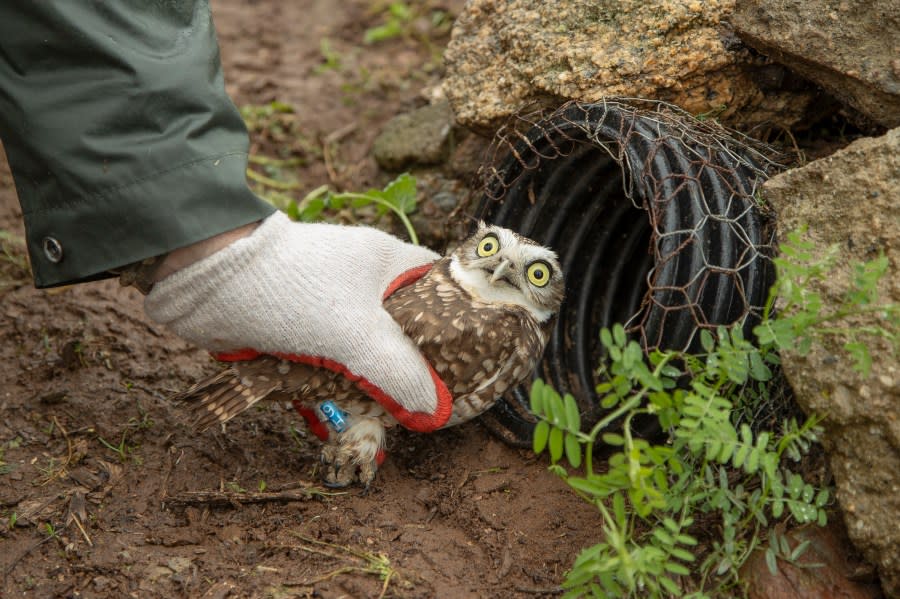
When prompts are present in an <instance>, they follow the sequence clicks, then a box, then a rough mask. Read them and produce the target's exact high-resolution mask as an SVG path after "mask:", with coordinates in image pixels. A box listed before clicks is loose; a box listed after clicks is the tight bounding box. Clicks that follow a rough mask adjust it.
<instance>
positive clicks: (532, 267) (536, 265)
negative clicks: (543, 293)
mask: <svg viewBox="0 0 900 599" xmlns="http://www.w3.org/2000/svg"><path fill="white" fill-rule="evenodd" d="M525 274H527V275H528V281H529V282H530V283H531V284H532V285H534V286H535V287H546V285H547V283H549V282H550V265H549V264H547V263H546V262H541V261H540V260H538V261H536V262H532V263H531V264H529V265H528V270H526V271H525Z"/></svg>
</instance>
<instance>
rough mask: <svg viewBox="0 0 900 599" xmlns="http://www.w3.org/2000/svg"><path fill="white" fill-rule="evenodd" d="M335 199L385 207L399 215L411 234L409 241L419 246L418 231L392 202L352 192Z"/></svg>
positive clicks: (336, 196)
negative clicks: (364, 202)
mask: <svg viewBox="0 0 900 599" xmlns="http://www.w3.org/2000/svg"><path fill="white" fill-rule="evenodd" d="M334 197H335V198H337V199H342V200H343V199H347V200H365V201H367V202H373V203H375V204H378V205H379V206H384V207H385V208H387V209H389V210H390V211H391V212H393V213H394V214H396V215H397V218H399V219H400V222H402V223H403V226H404V227H406V232H407V233H408V234H409V240H410V241H411V242H412V243H413V244H414V245H419V236H418V235H416V230H415V228H413V225H412V223H411V222H410V221H409V218H408V217H407V216H406V214H405V213H404V212H403V211H402V210H400V209H399V208H397V207H396V206H394V205H393V204H391V203H390V202H386V201H384V200H383V199H381V198H379V197H375V196H371V195H367V194H364V193H354V192H351V191H346V192H344V193H336V194H334Z"/></svg>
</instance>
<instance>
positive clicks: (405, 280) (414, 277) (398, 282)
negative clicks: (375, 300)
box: [381, 264, 434, 301]
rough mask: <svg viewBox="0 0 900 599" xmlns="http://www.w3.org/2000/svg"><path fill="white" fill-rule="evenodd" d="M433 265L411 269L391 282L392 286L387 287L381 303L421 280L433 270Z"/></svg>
mask: <svg viewBox="0 0 900 599" xmlns="http://www.w3.org/2000/svg"><path fill="white" fill-rule="evenodd" d="M432 266H434V265H433V264H423V265H422V266H417V267H415V268H410V269H409V270H407V271H406V272H403V273H400V276H399V277H397V278H396V279H394V280H393V281H391V284H390V285H388V286H387V289H385V290H384V295H382V296H381V301H384V300H386V299H387V298H389V297H391V296H392V295H394V292H395V291H397V290H398V289H400V288H402V287H406V286H407V285H412V284H413V283H415V282H416V281H418V280H419V279H421V278H422V277H424V276H425V274H426V273H427V272H428V271H429V270H431V267H432Z"/></svg>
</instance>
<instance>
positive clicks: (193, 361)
mask: <svg viewBox="0 0 900 599" xmlns="http://www.w3.org/2000/svg"><path fill="white" fill-rule="evenodd" d="M373 4H374V3H372V2H358V1H357V2H340V3H335V2H325V1H294V2H280V1H278V0H258V1H255V2H247V1H246V0H216V1H214V2H213V5H214V15H215V19H216V23H217V26H218V30H219V35H220V43H221V48H222V57H223V62H224V65H225V74H226V81H227V82H228V86H229V91H230V92H231V94H232V96H233V98H234V99H235V101H236V103H237V104H238V105H244V104H254V105H262V104H266V103H268V102H271V101H273V100H278V101H281V102H285V103H287V104H290V105H293V106H295V107H298V112H297V113H296V116H295V118H296V126H297V128H298V129H299V130H301V131H303V132H304V133H305V135H306V136H307V137H306V139H307V141H308V143H309V144H311V147H321V146H322V145H323V140H324V142H327V143H329V144H330V149H329V151H327V152H325V153H324V154H322V153H318V154H317V153H315V152H311V154H310V155H311V159H310V160H309V161H308V163H307V164H306V165H305V166H303V167H301V168H300V169H299V170H298V172H297V176H298V179H299V180H300V181H301V182H302V184H303V186H304V187H306V188H308V189H313V188H315V187H317V186H319V185H322V184H330V185H332V186H337V187H340V188H343V189H363V188H365V187H367V186H369V185H373V184H378V185H380V184H381V183H383V180H384V177H385V175H383V174H379V172H378V170H377V167H376V166H375V163H374V161H373V160H372V158H371V157H370V149H371V143H372V140H373V139H374V137H375V135H376V134H377V132H378V131H379V129H380V127H381V126H382V125H383V124H384V123H385V122H386V121H387V120H388V119H389V118H390V117H391V116H393V115H395V114H397V113H400V112H403V111H405V110H408V109H409V108H411V107H414V106H416V105H418V104H421V103H422V102H423V100H422V93H423V90H425V93H428V90H430V89H433V88H434V86H435V84H437V83H438V81H439V77H440V65H439V62H437V61H435V58H434V57H435V55H436V54H437V55H439V51H440V48H441V47H442V45H443V44H446V41H447V37H448V36H447V34H446V31H445V30H442V29H441V28H440V27H438V28H437V29H435V28H434V27H432V25H431V23H432V21H431V20H430V16H431V14H432V10H431V9H432V8H435V7H437V5H428V8H427V10H424V11H423V13H422V17H421V18H418V19H416V20H414V21H413V24H412V31H413V33H415V35H409V36H400V37H397V38H395V39H391V40H388V41H386V42H383V43H380V44H376V45H372V46H364V45H363V43H362V37H363V34H364V32H365V31H366V29H367V28H370V27H372V26H375V25H377V24H378V23H379V22H381V20H382V19H383V17H382V15H383V12H379V11H373V10H372V7H373ZM459 4H460V2H459V1H454V2H450V3H449V4H446V3H445V4H444V5H442V7H441V8H443V9H445V10H449V11H450V12H451V13H452V12H453V11H454V10H455V9H458V7H459ZM381 6H382V7H384V6H385V4H382V5H381ZM422 31H424V32H425V33H424V35H420V34H421V33H422ZM323 38H324V39H327V40H329V41H328V42H327V44H326V46H325V47H324V49H325V52H323V46H322V43H321V40H322V39H323ZM423 38H424V39H426V40H427V43H426V42H425V41H422V39H423ZM429 44H432V45H433V47H429ZM323 54H325V55H326V56H325V57H324V58H323ZM329 56H330V57H331V59H330V60H328V57H329ZM326 154H327V155H326ZM0 162H2V167H0V230H3V231H12V232H14V233H16V234H18V235H21V234H22V225H21V220H20V219H21V212H20V209H19V206H18V203H17V200H16V196H15V189H14V186H13V183H12V178H11V176H10V174H9V172H8V170H6V165H5V160H2V161H0ZM0 274H2V275H3V276H2V277H0V278H3V280H4V282H5V283H9V280H10V279H11V278H12V279H15V278H16V277H19V282H18V283H16V284H13V285H8V284H7V285H6V286H3V287H0V312H2V320H0V381H2V385H0V568H2V581H0V596H3V597H17V596H27V597H123V596H132V597H157V596H159V597H181V596H184V597H201V596H202V597H210V598H213V597H216V598H221V597H277V598H281V597H295V596H296V597H307V596H316V597H375V596H378V595H379V594H380V593H382V591H383V590H384V589H386V596H388V597H391V596H397V597H451V598H452V597H534V596H542V595H555V594H556V593H557V591H556V589H557V588H558V585H559V583H560V581H561V580H562V577H563V574H564V572H565V570H566V569H567V568H568V566H569V565H570V564H571V563H572V560H573V559H574V557H575V555H576V554H577V552H578V550H579V549H580V548H582V547H585V546H587V545H590V544H593V543H594V542H596V541H597V539H598V537H599V534H600V533H599V529H600V524H599V522H598V519H597V517H596V512H595V511H593V510H592V509H591V507H590V506H589V505H587V504H585V503H583V502H582V501H581V500H580V499H578V498H577V497H576V496H575V495H574V494H573V493H572V492H571V491H570V490H568V488H567V487H566V486H565V485H564V484H563V483H562V482H561V481H559V480H558V479H557V478H555V477H554V476H552V475H550V474H549V473H548V472H547V471H546V466H547V463H546V460H545V459H538V458H536V457H534V456H533V455H532V454H531V453H530V452H528V451H524V450H516V449H511V448H509V447H507V446H505V445H504V444H502V443H501V442H499V441H498V440H496V439H494V438H493V437H492V436H491V435H490V434H489V433H488V432H487V431H486V429H484V428H482V427H481V426H480V425H479V424H478V423H477V422H475V423H470V424H467V425H465V426H461V427H459V428H457V429H452V430H447V431H442V432H439V433H436V434H432V435H416V434H411V433H406V432H403V431H400V432H395V433H393V434H392V436H391V439H390V441H389V446H388V452H389V458H388V461H387V462H386V463H385V465H384V467H383V468H382V469H381V471H380V472H379V475H378V478H377V481H376V483H375V485H374V487H373V489H372V490H371V491H370V492H369V493H368V494H367V495H363V494H362V493H361V492H360V491H359V490H356V489H354V490H350V491H348V492H344V493H323V492H322V491H324V489H321V488H320V487H318V486H317V485H318V475H317V472H316V468H317V441H316V440H315V438H314V437H313V436H312V435H309V434H307V433H306V432H305V431H304V429H303V426H302V425H301V423H300V422H298V419H297V418H296V415H295V414H294V413H292V412H291V411H290V410H289V409H288V408H287V407H286V406H282V405H266V406H264V407H262V408H260V409H258V410H255V411H252V412H251V413H248V414H244V415H243V416H241V417H239V418H238V419H236V420H235V421H233V422H232V423H230V424H229V426H228V428H227V433H226V434H222V432H221V431H216V432H208V433H205V434H202V435H197V434H195V433H193V432H192V431H191V430H190V428H189V427H188V426H187V425H186V424H185V421H186V414H185V412H184V411H183V410H182V409H180V408H179V407H177V406H174V405H172V404H171V403H169V402H168V401H167V400H166V398H167V396H169V395H170V394H171V393H173V392H175V391H178V390H182V389H184V388H185V387H186V386H188V385H189V384H190V383H191V382H193V381H195V380H196V379H198V378H199V377H200V376H202V375H204V374H209V373H211V372H213V371H214V370H215V368H216V366H215V364H214V363H213V362H212V360H211V359H210V358H209V357H208V355H207V354H206V353H205V352H203V351H201V350H198V349H195V348H192V347H190V346H189V345H187V344H186V343H184V342H182V341H180V340H178V339H177V338H175V337H174V336H172V335H171V334H169V333H167V332H166V331H165V330H164V329H163V328H162V327H160V326H157V325H155V324H153V323H151V322H150V321H149V320H148V319H147V318H145V317H144V315H143V311H142V307H141V296H140V295H139V294H138V293H137V292H136V291H134V290H131V289H123V288H120V287H119V286H118V284H117V283H116V282H114V281H104V282H99V283H92V284H86V285H81V286H76V287H68V288H62V289H55V290H49V291H38V290H35V289H34V288H33V287H32V286H31V283H30V280H22V279H21V275H22V274H23V273H22V271H21V269H17V268H16V267H15V266H11V265H9V264H7V263H4V267H3V269H2V271H0ZM294 427H297V428H298V429H299V432H298V431H295V429H294ZM261 491H262V493H260V492H261ZM209 492H211V493H213V494H217V497H218V498H220V499H221V498H222V497H226V498H230V499H225V500H224V501H219V500H217V501H213V500H214V499H216V498H215V497H210V496H209V495H208V494H207V495H204V493H209ZM254 493H257V495H254ZM276 495H277V497H278V499H279V500H277V501H275V500H273V499H275V496H276ZM257 498H262V499H264V501H261V502H259V503H254V502H253V501H254V500H255V499H257ZM388 574H390V577H389V580H387V581H385V580H384V578H385V576H387V575H388Z"/></svg>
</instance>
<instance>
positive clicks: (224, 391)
mask: <svg viewBox="0 0 900 599" xmlns="http://www.w3.org/2000/svg"><path fill="white" fill-rule="evenodd" d="M278 362H279V360H278V359H277V358H273V357H270V356H263V357H260V358H257V359H255V360H252V361H246V362H235V363H233V364H232V365H231V366H229V367H228V368H226V369H225V370H223V371H222V372H220V373H218V374H215V375H213V376H211V377H209V378H206V379H204V380H202V381H200V382H198V383H197V384H196V385H194V386H193V387H191V388H190V389H188V390H186V391H183V392H182V393H178V394H176V395H173V396H172V397H171V400H172V401H175V402H184V403H189V404H190V410H191V412H192V414H193V416H194V422H193V426H194V428H195V429H197V430H198V431H204V430H206V429H208V428H209V427H210V426H212V425H213V424H216V423H217V422H222V423H224V422H228V421H229V420H231V419H232V418H234V417H235V416H237V415H238V414H240V413H241V412H244V411H245V410H247V409H249V408H250V407H251V406H253V405H254V404H256V403H257V402H259V401H262V400H263V399H266V398H267V397H269V396H270V395H271V394H272V393H273V392H275V391H279V390H280V389H281V388H282V382H281V379H280V378H279V377H277V376H272V374H273V373H275V372H276V368H277V365H278Z"/></svg>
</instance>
